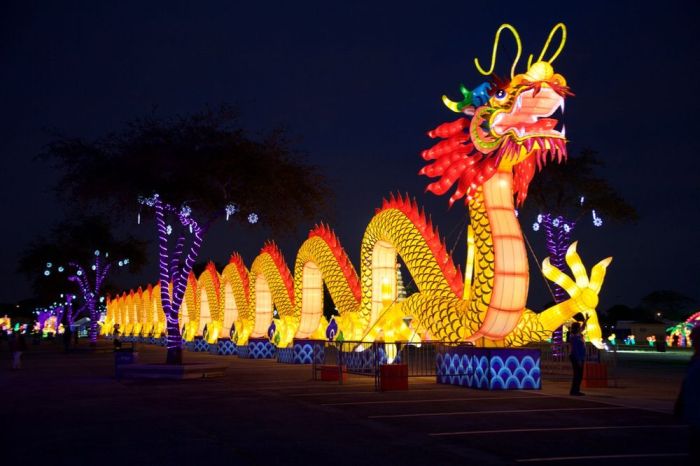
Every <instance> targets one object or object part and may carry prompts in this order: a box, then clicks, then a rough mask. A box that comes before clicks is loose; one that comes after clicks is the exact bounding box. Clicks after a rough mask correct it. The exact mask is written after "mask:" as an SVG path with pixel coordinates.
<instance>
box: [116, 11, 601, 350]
mask: <svg viewBox="0 0 700 466" xmlns="http://www.w3.org/2000/svg"><path fill="white" fill-rule="evenodd" d="M504 30H508V31H510V32H512V33H513V36H514V37H515V39H516V44H517V46H518V53H517V57H516V59H515V62H514V63H513V66H512V68H511V79H510V80H509V81H508V82H504V81H501V80H496V82H494V83H485V84H482V85H481V86H479V87H477V88H476V89H474V90H473V91H470V90H467V89H466V88H464V87H463V86H462V88H461V90H462V94H463V95H464V100H463V101H462V102H459V103H457V102H452V101H451V100H449V99H447V98H446V97H443V100H444V102H445V104H446V105H447V106H448V107H449V108H450V109H452V110H454V111H455V112H459V113H461V114H464V115H465V116H466V117H471V119H469V118H465V116H462V117H461V118H459V119H458V120H456V121H454V122H449V123H445V124H443V125H440V126H439V127H437V128H436V129H435V130H433V131H431V132H429V136H431V137H432V138H435V139H438V142H437V144H436V145H435V146H433V147H432V148H431V149H428V150H426V151H424V152H423V154H422V155H423V158H424V159H425V160H426V161H428V162H430V164H429V165H427V166H426V167H424V168H423V169H422V170H421V171H420V174H422V175H426V176H428V177H431V178H438V180H437V181H435V182H433V183H431V184H429V186H428V190H429V191H431V192H433V193H434V194H438V195H442V194H444V193H446V192H447V191H448V190H449V189H451V188H452V187H453V186H455V185H456V190H455V192H454V193H453V195H452V196H451V197H450V205H451V204H453V203H454V202H455V201H456V200H458V199H461V198H465V203H466V204H467V205H468V208H469V216H470V226H469V228H468V232H467V243H468V251H467V263H466V268H465V274H464V276H463V274H462V272H461V271H460V270H459V269H458V268H456V267H455V266H454V264H453V261H452V258H451V256H450V254H448V252H447V250H446V248H445V245H444V243H443V242H442V240H441V239H440V236H439V234H438V232H437V230H436V229H434V228H433V226H432V224H431V222H430V221H429V220H428V219H427V218H426V215H425V213H424V212H423V211H422V210H420V209H419V208H418V206H417V205H416V202H415V201H412V200H410V199H409V198H408V197H404V196H400V195H399V196H391V197H390V198H389V199H388V200H385V201H384V203H383V205H382V207H381V208H380V209H378V210H377V212H376V215H375V216H374V217H373V218H372V220H371V221H370V223H369V225H368V226H367V228H366V230H365V233H364V236H363V239H362V245H361V257H360V274H359V276H358V274H357V272H356V270H355V269H354V268H353V266H352V263H351V262H350V260H349V258H348V256H347V254H346V253H345V251H344V249H343V248H342V246H341V245H340V242H339V241H338V239H337V237H336V236H335V234H334V233H333V231H332V230H331V229H330V228H329V227H327V226H325V225H320V226H317V227H315V228H314V229H313V230H312V231H311V232H310V234H309V237H308V239H307V240H306V241H305V242H304V243H303V244H302V246H301V248H300V249H299V251H298V253H297V256H296V260H295V263H294V271H293V272H294V273H293V275H292V272H291V271H290V270H289V268H288V266H287V264H286V263H285V260H284V257H283V255H282V254H281V252H280V251H279V249H278V248H277V246H276V245H275V244H274V243H271V242H270V243H268V244H266V245H265V247H264V248H263V249H262V251H261V253H260V254H259V255H258V257H256V258H255V260H254V261H253V263H252V266H251V268H250V270H248V269H247V268H246V267H245V265H244V264H243V261H242V260H241V258H240V256H239V255H237V254H235V255H234V256H232V259H231V263H230V264H229V265H228V266H227V267H226V268H225V269H224V271H223V272H222V274H221V279H220V280H219V282H220V284H219V287H220V289H219V291H218V296H220V303H219V304H218V306H219V307H218V309H217V310H216V311H212V312H211V313H210V316H211V317H210V319H211V322H212V324H211V326H210V329H212V330H214V331H213V332H212V331H210V332H209V338H210V339H212V340H213V339H215V338H216V336H217V335H218V334H221V333H222V332H223V334H225V333H226V332H227V331H228V330H229V329H228V327H227V324H225V322H234V323H233V324H232V325H233V327H235V334H236V335H237V338H238V342H239V344H241V343H243V342H245V341H247V339H248V338H261V337H262V338H264V337H270V338H271V340H272V341H273V342H274V343H275V344H276V345H278V346H281V347H286V346H288V345H289V344H291V342H292V340H293V339H294V338H326V337H330V338H339V337H341V336H342V338H343V339H345V340H352V341H385V342H392V341H420V340H426V339H430V340H440V341H445V342H453V343H458V342H471V343H473V344H475V345H478V346H522V345H525V344H527V343H530V342H537V341H542V340H546V339H548V338H550V336H551V333H552V332H553V331H554V330H555V329H556V328H558V327H559V326H561V325H562V324H564V323H565V322H566V321H567V320H569V319H571V318H572V316H574V315H575V314H576V313H579V312H580V313H583V314H584V315H585V316H587V317H588V320H587V334H588V337H589V339H590V340H591V341H592V342H593V343H594V344H597V345H600V344H602V341H601V331H600V327H599V325H598V321H597V317H596V312H595V308H596V306H597V304H598V293H599V292H600V289H601V286H602V283H603V280H604V277H605V271H606V267H607V266H608V264H609V263H610V261H611V259H610V258H608V259H605V260H603V261H601V262H599V263H598V264H597V265H595V266H594V267H593V268H592V270H591V274H590V276H589V275H588V274H587V272H586V270H585V268H584V266H583V265H582V263H581V259H580V257H579V255H578V253H577V252H576V244H575V243H574V245H572V247H571V248H570V249H569V251H568V252H567V255H566V259H567V263H568V265H569V267H570V268H571V272H572V274H573V278H570V277H569V276H567V275H566V274H564V273H563V272H562V271H560V270H558V269H556V268H555V267H553V266H551V264H550V263H549V261H548V260H545V261H544V263H543V266H542V272H543V274H544V275H545V276H546V277H547V278H549V279H550V280H552V281H554V282H556V283H557V284H558V285H560V286H561V287H562V288H564V289H565V290H566V291H567V292H568V293H569V295H570V298H569V299H568V300H566V301H564V302H562V303H559V304H557V305H555V306H553V307H551V308H549V309H547V310H544V311H542V312H540V313H535V312H533V311H531V310H529V309H527V308H526V300H527V294H528V282H529V270H528V261H527V253H526V249H525V243H524V239H523V234H522V231H521V229H520V225H519V223H518V220H517V217H516V214H515V203H516V202H517V203H518V204H519V203H522V202H523V201H524V200H525V197H526V196H527V187H528V184H529V182H530V180H531V179H532V177H533V176H534V175H535V171H536V168H538V167H539V168H542V166H543V165H544V164H545V163H546V162H547V161H550V160H556V161H559V162H561V161H563V160H564V159H565V158H566V136H565V133H564V131H563V129H562V130H561V131H559V130H556V129H555V126H556V125H557V124H558V120H556V119H554V118H552V115H553V114H554V113H555V111H557V110H558V109H562V110H563V108H564V101H565V99H566V97H567V96H568V95H571V92H570V91H569V88H568V87H567V85H566V80H565V79H564V77H563V76H562V75H560V74H557V73H555V72H554V69H553V67H552V65H551V63H552V62H553V61H554V59H555V58H556V57H557V56H558V55H559V53H560V52H561V50H562V48H563V46H564V42H565V38H566V29H565V27H564V25H563V24H558V25H557V26H555V28H554V29H553V30H552V31H551V33H550V35H549V38H548V40H547V42H546V44H545V46H544V48H543V50H542V52H541V54H540V56H539V58H538V59H537V60H536V61H535V62H534V63H532V59H533V57H532V56H530V60H529V62H528V69H527V71H526V72H525V73H522V74H517V75H516V74H515V72H514V70H515V67H516V64H517V62H518V60H519V57H520V54H521V48H522V47H521V44H520V38H519V36H518V34H517V31H516V30H515V29H514V28H513V27H512V26H510V25H503V26H501V28H499V30H498V32H497V33H496V41H495V43H494V47H493V54H492V64H491V70H489V71H485V70H483V69H482V68H481V66H480V64H479V62H478V60H475V63H476V66H477V69H479V71H481V72H482V74H485V75H490V74H491V73H492V71H493V67H494V65H495V57H496V51H497V47H498V41H499V38H500V34H501V32H502V31H504ZM557 31H561V35H562V40H561V45H560V46H559V48H558V50H557V51H556V52H555V53H554V55H553V56H552V57H551V58H550V59H549V60H545V59H544V58H543V57H544V55H545V53H546V51H547V49H548V47H549V44H550V42H551V40H552V38H553V36H554V35H555V34H556V32H557ZM397 256H400V257H401V258H402V260H403V262H404V263H405V265H406V267H407V269H408V272H409V273H410V276H411V277H412V279H413V280H414V282H415V285H416V287H417V289H418V292H417V293H414V294H412V295H410V296H408V297H407V299H405V300H403V301H402V300H399V299H397V298H398V286H397V265H396V264H397ZM200 280H201V278H200ZM191 282H192V283H190V285H191V286H192V287H196V286H197V282H196V280H195V281H192V280H191ZM324 283H325V285H326V286H327V288H328V291H329V293H330V295H331V298H332V300H333V302H334V304H335V306H336V308H337V310H338V312H339V316H336V317H334V318H333V322H331V323H328V322H326V320H325V319H324V318H323V315H322V310H323V284H324ZM188 288H189V286H188ZM200 288H201V286H200ZM152 294H153V295H155V293H152ZM196 294H197V293H193V292H190V294H189V296H190V297H191V296H194V295H196ZM187 296H188V295H187V294H186V297H185V303H187V306H189V307H190V308H197V306H198V303H197V302H196V301H197V300H194V301H195V302H192V300H191V299H190V300H188V298H187ZM115 301H117V300H115ZM232 301H233V302H232ZM113 303H114V301H113ZM211 303H212V300H211V299H209V304H210V305H211ZM183 306H185V304H183ZM112 307H113V308H115V309H121V308H120V307H119V306H118V305H117V304H116V303H115V304H113V305H112ZM275 309H276V311H277V313H278V316H277V318H275V319H273V312H274V310H275ZM108 310H109V306H108ZM117 314H118V313H117ZM122 314H123V311H122ZM273 321H274V324H273V325H272V327H271V323H272V322H273ZM181 325H182V324H181ZM199 325H200V327H201V323H200V324H199ZM336 327H337V330H335V328H336ZM188 328H189V327H188ZM331 328H333V329H334V330H333V331H331ZM189 337H192V332H189V331H188V332H187V338H189Z"/></svg>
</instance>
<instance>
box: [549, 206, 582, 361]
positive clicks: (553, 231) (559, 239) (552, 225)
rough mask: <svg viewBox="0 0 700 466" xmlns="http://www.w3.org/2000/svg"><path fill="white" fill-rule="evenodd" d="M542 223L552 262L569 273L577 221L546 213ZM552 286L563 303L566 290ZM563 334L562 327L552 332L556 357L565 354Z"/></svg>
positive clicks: (566, 296) (556, 298)
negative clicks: (567, 254) (568, 258)
mask: <svg viewBox="0 0 700 466" xmlns="http://www.w3.org/2000/svg"><path fill="white" fill-rule="evenodd" d="M542 225H543V226H544V234H545V239H546V245H547V252H548V253H549V260H550V262H551V264H552V265H553V266H555V267H556V268H558V269H559V270H561V271H562V272H565V273H567V271H568V268H569V267H568V266H567V264H566V250H567V249H568V248H569V246H570V245H571V232H572V231H573V230H574V226H575V225H576V223H575V222H574V221H573V220H569V219H567V218H566V217H564V216H562V215H558V216H554V215H551V214H545V215H543V216H542ZM552 287H553V288H552V291H553V294H554V302H555V303H561V302H562V301H565V300H566V299H567V298H568V297H569V295H568V294H567V293H566V290H564V289H563V288H562V287H560V286H559V285H557V284H556V283H552ZM562 334H563V331H562V327H559V328H558V329H556V330H555V331H554V333H553V334H552V353H553V355H554V356H555V357H557V356H561V355H562V354H563V345H564V341H563V335H562Z"/></svg>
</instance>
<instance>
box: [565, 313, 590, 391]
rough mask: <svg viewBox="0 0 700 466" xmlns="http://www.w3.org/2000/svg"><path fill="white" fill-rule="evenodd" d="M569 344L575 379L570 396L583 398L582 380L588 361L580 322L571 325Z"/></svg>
mask: <svg viewBox="0 0 700 466" xmlns="http://www.w3.org/2000/svg"><path fill="white" fill-rule="evenodd" d="M567 342H568V343H569V359H570V360H571V368H572V369H573V372H574V377H573V379H572V381H571V391H570V392H569V394H570V395H573V396H582V395H583V393H581V380H582V379H583V363H584V361H585V360H586V344H585V343H584V342H583V335H581V324H580V323H579V322H574V323H573V324H572V325H571V331H570V332H569V338H568V339H567Z"/></svg>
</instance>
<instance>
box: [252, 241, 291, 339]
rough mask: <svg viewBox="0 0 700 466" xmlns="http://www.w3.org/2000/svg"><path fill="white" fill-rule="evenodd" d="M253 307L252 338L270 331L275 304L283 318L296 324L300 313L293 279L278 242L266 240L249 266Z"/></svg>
mask: <svg viewBox="0 0 700 466" xmlns="http://www.w3.org/2000/svg"><path fill="white" fill-rule="evenodd" d="M250 288H251V298H250V309H251V311H253V312H254V313H255V318H254V322H255V324H254V327H253V330H252V333H251V334H250V336H251V338H261V337H265V336H266V335H267V330H268V327H269V325H270V322H271V321H272V312H273V306H274V307H276V308H277V312H278V313H279V315H280V317H281V318H287V319H289V320H290V323H293V325H294V326H295V327H296V326H298V324H299V318H300V315H299V313H298V312H297V309H295V307H294V280H293V279H292V275H291V273H290V272H289V268H288V267H287V264H286V262H285V261H284V257H283V256H282V253H281V252H280V250H279V248H278V247H277V245H276V244H275V243H272V242H270V243H268V244H266V245H265V246H264V247H263V249H262V250H261V251H260V254H259V255H258V257H256V258H255V260H254V261H253V265H252V266H251V267H250Z"/></svg>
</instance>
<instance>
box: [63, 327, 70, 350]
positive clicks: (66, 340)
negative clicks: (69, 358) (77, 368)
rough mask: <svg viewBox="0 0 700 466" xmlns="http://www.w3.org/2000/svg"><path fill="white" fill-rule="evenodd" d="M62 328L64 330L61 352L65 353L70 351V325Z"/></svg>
mask: <svg viewBox="0 0 700 466" xmlns="http://www.w3.org/2000/svg"><path fill="white" fill-rule="evenodd" d="M64 328H65V330H63V350H64V351H65V352H66V353H67V352H68V351H70V337H71V331H70V325H67V326H65V327H64Z"/></svg>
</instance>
